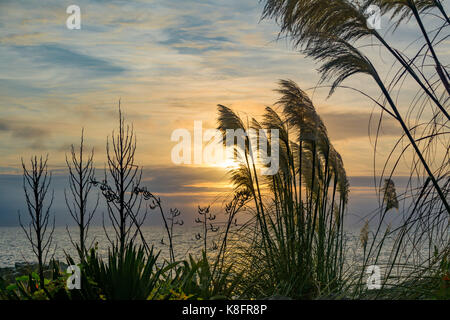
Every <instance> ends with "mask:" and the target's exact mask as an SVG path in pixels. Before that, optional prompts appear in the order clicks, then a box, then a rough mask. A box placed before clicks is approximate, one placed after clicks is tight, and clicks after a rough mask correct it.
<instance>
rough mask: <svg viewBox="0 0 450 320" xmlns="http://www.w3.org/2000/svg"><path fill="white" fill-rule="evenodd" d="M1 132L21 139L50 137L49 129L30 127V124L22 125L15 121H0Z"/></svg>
mask: <svg viewBox="0 0 450 320" xmlns="http://www.w3.org/2000/svg"><path fill="white" fill-rule="evenodd" d="M0 132H8V133H10V134H11V135H12V136H13V137H14V138H19V139H33V140H37V139H43V138H45V137H48V136H50V134H51V131H50V130H49V129H48V128H43V127H38V126H30V124H28V123H25V122H24V123H21V122H18V121H14V120H6V119H0Z"/></svg>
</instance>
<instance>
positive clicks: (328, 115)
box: [319, 111, 401, 140]
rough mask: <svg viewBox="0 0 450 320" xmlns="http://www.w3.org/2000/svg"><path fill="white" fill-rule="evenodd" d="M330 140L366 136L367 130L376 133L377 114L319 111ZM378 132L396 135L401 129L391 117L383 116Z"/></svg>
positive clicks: (384, 134) (372, 133)
mask: <svg viewBox="0 0 450 320" xmlns="http://www.w3.org/2000/svg"><path fill="white" fill-rule="evenodd" d="M319 113H320V116H321V117H322V119H323V120H324V122H325V125H326V127H327V130H328V133H329V135H330V137H331V139H332V140H348V139H354V138H367V137H368V136H369V132H370V134H371V135H374V134H376V129H377V125H378V120H379V116H378V115H375V114H374V115H372V117H371V114H370V113H368V112H331V111H325V112H319ZM380 133H381V134H382V135H383V136H397V135H399V134H400V133H401V129H400V127H399V125H398V124H397V122H396V121H395V120H394V119H391V118H386V117H385V118H383V121H382V126H381V130H380Z"/></svg>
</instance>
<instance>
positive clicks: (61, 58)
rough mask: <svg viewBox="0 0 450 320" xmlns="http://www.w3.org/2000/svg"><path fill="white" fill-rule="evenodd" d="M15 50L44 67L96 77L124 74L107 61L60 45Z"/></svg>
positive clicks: (119, 67) (122, 69)
mask: <svg viewBox="0 0 450 320" xmlns="http://www.w3.org/2000/svg"><path fill="white" fill-rule="evenodd" d="M15 49H16V50H17V51H18V52H19V53H20V54H22V55H25V56H27V57H29V58H30V59H31V60H33V61H35V62H37V63H42V64H44V65H45V66H47V67H48V66H57V67H64V68H69V69H73V70H75V71H79V70H82V71H85V72H88V73H92V74H94V75H96V76H113V75H118V74H121V73H123V72H125V70H126V69H125V68H123V67H121V66H117V65H115V64H113V63H111V62H109V60H106V59H101V58H97V57H94V56H90V55H87V54H83V53H79V52H76V51H73V50H71V49H68V48H65V47H63V46H61V45H55V44H41V45H35V46H15Z"/></svg>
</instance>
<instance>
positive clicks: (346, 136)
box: [0, 0, 450, 226]
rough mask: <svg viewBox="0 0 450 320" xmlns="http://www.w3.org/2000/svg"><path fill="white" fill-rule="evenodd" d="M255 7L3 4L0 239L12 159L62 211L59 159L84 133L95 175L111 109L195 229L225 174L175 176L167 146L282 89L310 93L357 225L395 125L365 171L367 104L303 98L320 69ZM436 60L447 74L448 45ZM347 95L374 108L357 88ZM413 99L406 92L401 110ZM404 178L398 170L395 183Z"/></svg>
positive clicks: (156, 181) (259, 108)
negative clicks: (227, 110)
mask: <svg viewBox="0 0 450 320" xmlns="http://www.w3.org/2000/svg"><path fill="white" fill-rule="evenodd" d="M71 4H76V5H78V6H79V7H80V9H81V29H80V30H69V29H68V28H67V27H66V20H67V18H68V16H69V15H68V14H67V13H66V8H67V7H68V6H69V5H71ZM262 8H263V4H262V3H261V2H259V1H257V0H151V1H150V0H149V1H144V0H140V1H118V0H112V1H106V0H95V1H92V0H91V1H81V0H76V1H72V0H71V1H61V0H50V1H25V0H15V1H12V0H11V1H10V0H0V154H1V157H0V226H2V225H3V226H6V225H8V226H11V225H17V211H18V210H21V211H22V212H23V210H24V206H23V193H22V190H21V183H22V180H21V178H20V174H21V168H20V161H21V158H23V159H25V160H27V159H29V158H30V156H32V155H35V154H36V155H46V154H48V155H49V167H50V169H51V170H52V171H53V174H54V179H53V185H52V188H53V189H55V190H56V191H55V192H56V195H57V197H56V198H58V199H60V196H61V192H62V190H63V189H64V188H65V187H66V185H65V183H66V181H67V176H66V173H65V162H64V159H65V154H66V153H67V152H68V151H69V148H70V145H71V144H76V143H78V141H79V138H80V133H81V130H82V128H84V131H85V136H86V137H85V143H86V145H88V146H89V147H92V148H94V150H95V166H96V167H97V172H102V168H104V166H105V160H106V158H105V155H106V152H105V144H106V139H107V137H108V136H110V135H111V132H112V130H113V129H114V128H116V127H117V110H118V102H119V99H120V101H121V106H122V110H123V112H124V113H125V117H126V121H127V122H128V123H132V124H133V126H134V129H135V131H136V135H137V143H138V148H137V154H136V159H137V162H138V163H139V165H141V166H142V167H143V168H144V182H145V183H146V184H148V187H149V189H151V190H152V191H154V192H157V193H159V194H161V196H162V197H163V199H165V201H166V202H167V207H179V208H181V209H182V211H184V212H185V213H186V215H187V217H188V218H187V219H188V220H189V219H191V217H192V216H193V215H194V214H195V211H196V208H197V205H198V204H201V205H206V204H208V203H211V202H216V203H221V201H223V199H222V198H223V195H225V194H228V193H229V192H230V185H229V183H228V181H227V175H226V170H225V169H224V168H223V167H220V166H218V167H211V166H195V165H190V166H188V165H183V166H176V165H174V164H173V163H172V161H171V149H172V148H173V147H174V145H175V144H176V143H174V142H172V141H171V140H170V137H171V133H172V132H173V131H174V130H175V129H179V128H186V129H188V130H190V131H192V129H193V124H194V121H203V126H204V128H215V127H216V118H217V104H223V105H226V106H229V107H231V108H233V109H234V110H236V111H239V113H240V114H241V115H244V116H246V115H249V116H255V117H258V116H261V114H262V113H263V111H264V107H265V106H268V105H273V104H274V103H275V102H276V100H277V99H278V98H279V96H278V95H277V93H276V92H274V89H276V88H277V81H278V80H279V79H292V80H294V81H296V82H297V84H298V85H299V86H300V87H301V88H302V89H304V90H306V91H307V92H308V93H309V94H310V97H311V98H312V100H313V102H314V104H315V106H316V109H317V111H318V113H319V114H320V116H321V117H322V118H323V120H324V122H325V125H326V126H327V129H328V132H329V135H330V138H331V140H332V142H333V145H334V146H335V148H336V149H337V150H338V152H340V154H341V155H342V158H343V161H344V165H345V168H346V170H347V174H348V175H349V176H350V177H351V179H350V182H351V184H352V183H353V189H351V190H353V194H354V196H352V194H351V199H355V200H353V202H352V206H351V210H353V213H354V214H356V215H357V214H358V213H360V212H363V211H364V210H367V208H368V207H371V208H373V207H375V206H376V200H375V192H374V187H373V182H372V181H373V178H372V177H371V176H372V175H373V173H374V167H375V168H376V170H380V168H382V165H383V160H382V159H384V158H385V157H386V156H387V154H388V152H389V151H390V149H391V148H392V146H393V145H394V143H395V140H396V138H397V137H398V134H399V132H400V131H399V127H398V125H397V124H396V123H395V121H393V120H392V119H388V118H385V119H384V121H383V125H382V136H383V140H382V142H380V144H381V147H379V148H378V151H377V152H378V153H377V157H378V158H377V159H379V160H377V162H376V163H375V164H374V160H373V159H374V140H373V132H374V129H375V126H376V119H377V117H378V116H379V112H378V110H377V109H374V105H373V103H371V102H370V101H369V100H367V99H365V98H364V97H362V96H361V95H360V94H358V93H355V92H352V91H350V90H344V89H342V90H338V92H337V93H336V94H335V95H333V96H332V97H331V98H327V96H328V92H327V90H326V89H317V90H315V91H314V90H310V89H311V88H313V87H314V86H316V85H317V83H318V80H319V75H318V73H317V71H316V69H317V67H318V66H317V65H315V64H314V62H313V61H311V60H310V59H307V58H305V57H304V56H303V55H301V54H300V53H298V52H295V51H294V50H292V48H291V47H290V44H289V42H288V41H286V40H285V39H279V40H277V35H278V31H279V29H278V26H277V25H276V23H275V22H274V21H266V20H263V21H261V13H262ZM427 26H431V25H427ZM382 28H384V30H382V31H383V32H385V33H386V37H387V39H389V40H390V41H392V42H393V43H395V45H396V46H397V47H398V48H399V49H403V50H407V48H408V45H409V44H410V43H411V42H412V41H414V39H415V38H416V37H417V35H416V28H414V26H413V25H411V24H408V25H406V26H404V28H403V29H401V30H399V32H397V33H396V34H395V35H392V34H391V33H389V32H388V20H387V18H386V17H383V19H382ZM446 44H448V42H447V43H446ZM441 47H442V46H441ZM439 50H440V51H439V54H441V56H442V58H443V60H445V59H447V61H448V57H449V55H450V50H449V47H448V45H447V46H444V49H439ZM368 55H370V56H373V58H374V60H375V61H376V62H378V66H379V69H380V71H383V72H385V73H386V74H388V73H389V72H390V71H389V70H390V67H391V64H392V61H391V60H390V58H389V56H387V55H386V54H385V53H383V52H381V50H378V49H372V50H371V51H369V52H368ZM345 84H346V85H354V86H359V87H360V88H362V89H364V90H365V92H366V93H368V94H370V95H372V96H374V97H377V96H378V95H379V92H378V91H377V89H376V88H375V86H374V83H373V82H372V80H371V79H369V78H368V77H365V76H358V77H356V78H355V79H353V80H350V81H348V82H346V83H345ZM414 90H415V88H414V87H413V86H412V85H410V83H409V82H405V84H404V86H403V91H402V92H403V93H404V95H403V96H402V97H399V99H400V100H399V101H400V104H401V105H403V106H402V108H407V105H408V103H409V101H410V99H411V96H412V93H414V92H415V91H414ZM405 110H406V109H405ZM371 119H372V122H371ZM406 172H407V170H406V169H404V168H403V167H401V166H400V167H399V170H398V171H397V173H396V174H397V175H398V176H402V175H404V174H406ZM58 195H59V196H58ZM220 195H222V196H220ZM368 203H370V205H368ZM54 210H55V211H56V212H58V214H57V217H58V219H57V220H58V223H60V224H65V223H70V222H69V219H68V217H67V215H65V214H64V203H63V201H57V202H56V203H55V205H54Z"/></svg>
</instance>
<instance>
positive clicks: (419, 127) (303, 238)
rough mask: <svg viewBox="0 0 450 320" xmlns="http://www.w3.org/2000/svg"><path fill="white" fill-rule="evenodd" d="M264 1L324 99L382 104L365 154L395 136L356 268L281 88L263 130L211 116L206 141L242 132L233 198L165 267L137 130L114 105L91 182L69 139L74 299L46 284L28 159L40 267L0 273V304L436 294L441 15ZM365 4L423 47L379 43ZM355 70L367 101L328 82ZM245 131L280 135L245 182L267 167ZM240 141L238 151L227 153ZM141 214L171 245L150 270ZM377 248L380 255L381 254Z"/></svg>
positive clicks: (445, 95)
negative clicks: (430, 22)
mask: <svg viewBox="0 0 450 320" xmlns="http://www.w3.org/2000/svg"><path fill="white" fill-rule="evenodd" d="M264 2H265V8H264V12H263V18H266V19H275V20H276V21H277V22H278V23H279V24H280V27H281V32H280V35H286V36H287V37H289V38H290V39H291V40H292V44H293V47H294V48H295V49H299V50H300V51H301V52H302V53H304V54H305V55H306V56H307V57H310V58H312V59H314V60H315V61H316V62H318V63H319V64H320V67H319V73H320V74H321V83H324V82H326V81H330V80H331V81H332V83H331V87H330V92H329V94H330V95H331V94H333V93H334V92H335V91H336V90H337V89H338V88H347V89H352V90H354V91H357V92H359V93H361V94H363V95H364V96H365V97H367V98H369V99H370V100H371V101H372V102H373V103H375V104H376V106H377V107H379V108H380V112H381V115H380V120H379V125H378V131H377V135H376V143H375V145H376V146H377V143H378V140H379V138H380V137H379V132H380V130H381V129H380V128H381V123H382V119H383V116H385V115H386V114H387V115H388V116H390V117H392V118H393V119H394V120H395V121H396V122H397V123H398V124H399V126H400V127H401V129H402V135H401V137H399V139H398V141H397V143H396V145H395V146H394V149H393V150H392V152H391V154H390V155H389V156H388V158H387V159H385V166H384V168H383V170H382V172H381V174H380V176H381V177H380V181H379V183H378V187H379V188H378V189H379V196H380V207H379V209H378V210H377V211H376V212H372V213H370V214H368V215H367V216H366V217H364V218H365V219H367V222H366V224H365V225H364V227H363V229H362V230H361V234H360V242H361V248H362V251H363V257H362V261H358V264H357V265H356V268H351V267H349V262H348V261H346V255H345V251H346V250H347V246H346V240H347V235H346V233H345V232H344V219H345V214H346V206H347V202H348V194H349V183H348V181H347V175H346V172H345V169H344V165H343V161H342V159H341V156H340V155H339V153H338V152H337V151H336V150H335V148H334V147H333V145H332V143H331V141H330V139H329V137H328V134H327V130H326V127H325V124H324V123H323V121H322V120H321V118H320V116H319V115H318V114H317V112H316V110H315V108H314V105H313V103H312V101H311V100H310V99H309V97H308V95H307V94H306V92H305V91H303V90H302V89H300V88H299V87H298V86H297V85H296V84H295V83H294V82H293V81H290V80H283V81H280V83H279V85H280V86H279V88H278V90H277V91H278V93H279V94H280V95H281V98H280V99H279V101H278V102H277V103H276V105H275V106H274V107H273V108H272V107H267V108H266V109H265V113H264V115H263V117H262V119H261V120H258V119H254V118H250V119H248V118H247V119H243V118H242V117H240V116H239V114H237V113H236V112H235V111H233V110H231V109H230V108H228V107H226V106H223V105H219V106H218V129H219V130H220V132H221V133H222V134H223V135H224V136H225V135H226V133H227V130H228V129H234V130H236V132H241V135H240V136H236V137H235V139H236V140H235V141H234V142H233V147H234V154H235V155H236V158H237V162H238V167H237V168H232V169H230V180H231V182H232V183H233V186H234V192H233V194H232V197H231V199H229V202H228V203H227V204H226V205H225V208H224V215H225V221H226V222H225V224H224V226H223V227H222V226H221V228H220V232H219V229H218V227H217V226H214V225H213V224H212V223H213V221H214V220H215V218H216V215H213V214H212V213H210V207H205V208H202V207H199V212H198V213H199V217H198V218H197V219H196V221H195V222H196V223H198V224H199V225H201V226H202V233H198V234H197V235H196V238H197V239H198V240H199V241H200V240H201V241H202V242H203V243H202V244H203V245H202V252H201V254H199V255H198V256H189V257H187V258H185V259H177V257H176V256H175V250H174V246H175V245H176V243H175V241H174V237H173V228H174V225H182V224H183V221H182V220H180V219H178V217H179V215H180V212H179V211H178V210H176V209H170V211H169V212H166V211H165V210H164V208H163V205H162V202H161V199H160V198H159V197H158V196H157V195H155V194H153V193H152V192H150V191H148V190H147V188H146V187H145V186H142V184H141V176H142V171H141V170H140V168H139V167H138V165H137V164H136V162H135V151H136V137H135V133H134V130H133V127H132V126H131V127H130V126H127V125H126V124H125V120H124V117H123V115H122V111H121V109H120V103H119V130H118V132H113V134H112V138H110V139H108V142H107V156H108V162H107V163H108V166H107V168H106V170H105V177H104V179H103V180H102V181H97V180H96V179H95V177H94V169H93V168H94V165H93V161H94V160H93V153H92V154H91V156H90V157H88V160H87V161H86V162H83V156H82V154H83V134H82V139H81V146H80V153H79V155H78V157H77V155H76V154H75V152H74V148H73V147H72V153H71V154H72V157H71V160H70V161H67V165H68V168H69V171H70V190H71V193H72V196H73V197H72V199H73V201H74V205H69V200H68V198H67V197H66V201H67V204H68V207H69V211H70V214H71V215H72V216H73V218H74V219H75V221H76V222H77V225H78V227H79V230H80V232H79V234H80V236H79V240H78V243H75V242H76V241H75V240H74V243H75V245H76V247H77V249H78V257H70V256H67V262H68V264H70V265H74V264H77V265H78V266H79V267H80V269H81V271H82V272H81V277H82V288H81V290H68V289H67V288H66V286H65V283H66V280H67V279H68V274H66V273H65V272H64V270H61V268H60V266H59V265H58V263H57V262H55V261H52V262H51V263H50V271H51V273H50V274H49V276H48V277H45V276H44V269H45V264H46V261H47V253H48V251H49V247H50V245H51V241H52V232H53V231H51V230H48V229H47V228H48V227H49V223H50V222H49V221H50V211H49V210H50V206H51V201H50V203H49V204H47V206H45V205H44V203H45V201H46V200H47V191H48V188H49V185H50V177H49V176H48V175H47V160H43V159H42V158H40V160H39V161H38V158H37V157H35V158H33V159H32V162H31V169H30V170H28V169H27V168H26V166H25V164H23V169H24V191H25V196H26V201H27V204H28V214H29V216H30V218H31V221H32V222H31V224H30V226H29V228H28V229H27V228H26V227H25V226H24V225H22V224H21V225H22V227H23V229H24V231H25V233H26V236H27V238H28V240H29V241H30V243H31V246H32V247H33V251H34V252H35V254H36V257H37V260H38V272H37V273H30V274H29V275H25V276H21V277H18V278H17V279H16V281H15V283H7V282H6V281H5V280H3V279H1V278H0V298H2V299H94V300H95V299H107V300H110V299H111V300H114V299H181V300H184V299H186V300H187V299H233V298H257V299H261V298H274V297H283V298H293V299H316V298H328V299H332V298H336V299H340V298H353V299H449V298H450V284H449V281H450V262H449V254H450V245H449V240H450V239H449V232H448V224H449V221H450V220H449V214H450V207H449V204H448V193H449V189H450V188H449V187H450V179H449V176H448V175H449V172H450V170H449V165H450V161H449V150H450V149H449V147H448V146H449V141H448V137H449V136H448V122H449V120H450V118H449V115H448V112H447V110H448V99H449V93H450V88H449V84H448V82H449V75H448V73H447V70H446V65H445V64H444V63H442V61H441V59H440V58H439V53H438V50H437V47H438V45H439V44H441V43H442V42H443V41H444V40H445V35H443V34H442V33H443V32H444V30H445V28H447V27H449V18H448V16H447V14H446V12H445V10H444V7H443V6H442V4H441V2H440V1H437V0H433V1H431V0H430V1H413V0H404V1H389V0H367V1H348V0H332V1H330V0H328V1H327V0H314V1H309V0H265V1H264ZM370 5H377V6H379V7H380V8H381V11H382V13H384V14H390V15H391V21H392V22H393V31H394V32H395V31H396V30H397V29H398V28H399V27H400V25H401V24H403V23H407V21H409V20H411V21H414V23H415V25H416V26H417V28H418V30H419V34H420V35H421V40H422V41H423V44H421V45H420V46H419V47H418V49H417V51H416V52H414V53H413V55H412V56H407V55H406V54H405V53H402V52H401V51H400V50H398V49H396V48H394V47H393V46H391V45H390V44H389V43H388V41H387V40H386V38H385V37H384V36H383V35H381V34H380V33H379V32H378V31H377V30H376V29H373V28H371V27H370V26H368V24H367V15H366V14H365V12H366V10H367V8H368V7H369V6H370ZM429 17H431V18H433V17H434V18H435V19H437V21H438V22H439V25H440V26H439V27H438V28H437V29H436V30H433V31H428V30H426V28H425V24H424V19H428V18H429ZM373 42H377V45H378V47H379V48H380V50H381V49H382V50H383V52H385V53H387V54H388V55H389V56H390V57H391V58H392V59H393V60H394V61H395V62H394V65H393V68H394V69H395V70H396V72H395V73H394V76H393V77H392V78H390V79H389V78H388V75H383V74H382V73H381V71H380V70H382V68H381V67H377V66H376V62H375V59H373V58H370V53H368V52H367V50H370V49H371V48H373V47H374V46H375V44H373ZM368 43H371V45H368ZM357 74H360V75H367V76H369V77H370V78H371V79H372V80H373V81H374V84H376V85H377V88H379V90H380V94H381V96H380V98H379V99H375V98H372V97H370V96H369V95H368V94H366V93H364V92H363V91H362V90H361V89H359V88H351V87H346V86H343V85H342V83H343V81H344V80H346V79H348V78H350V77H353V76H355V75H357ZM386 79H387V80H386ZM404 81H411V82H412V83H413V84H414V85H415V86H416V88H417V94H416V96H415V97H413V100H412V102H411V105H409V106H407V108H405V107H403V106H401V105H399V103H398V100H397V99H396V98H394V97H395V96H396V95H399V94H400V93H401V85H402V83H403V82H404ZM250 129H253V130H257V131H258V132H259V134H260V135H261V134H264V135H265V137H266V138H267V139H268V140H269V141H271V140H272V139H276V137H273V136H272V135H271V132H272V131H271V130H272V129H276V130H278V133H279V136H278V138H279V165H280V168H279V171H278V172H277V173H276V174H275V175H271V176H263V175H261V174H259V173H258V172H259V169H260V168H262V167H264V166H266V164H264V163H263V162H262V161H261V160H260V159H261V157H262V156H263V155H262V154H258V153H255V152H254V151H255V150H256V149H255V146H257V144H258V142H257V141H255V140H253V139H252V138H251V137H250V136H248V135H246V134H245V132H248V131H249V130H250ZM239 130H240V131H239ZM239 140H241V141H243V142H244V143H243V144H242V145H240V144H238V143H236V141H239ZM269 152H272V151H269ZM401 160H402V161H403V160H405V162H406V161H408V162H409V164H410V165H409V170H410V176H409V181H408V184H407V188H406V189H405V190H404V191H403V190H402V191H401V192H398V190H396V187H395V184H394V181H393V179H392V176H393V175H394V173H395V172H396V169H397V168H398V165H399V162H400V161H401ZM72 168H73V169H72ZM375 176H377V174H375ZM383 180H384V182H383ZM92 187H98V188H99V189H100V191H101V194H102V196H103V197H104V199H105V200H106V204H107V213H108V216H107V217H108V219H109V221H110V223H111V224H112V226H113V229H114V236H113V237H109V235H108V234H107V233H106V234H107V236H108V239H109V241H110V250H109V252H108V255H107V257H101V256H100V255H99V253H98V252H97V250H96V248H95V247H94V248H92V247H89V246H88V245H87V244H86V236H87V232H88V228H89V223H90V221H91V219H92V216H93V214H94V212H95V210H94V211H91V212H88V211H87V207H88V194H89V192H90V190H91V188H92ZM96 206H97V205H95V206H94V208H96ZM399 208H401V210H402V214H401V215H399V219H398V220H399V221H397V224H396V225H395V226H394V227H391V226H390V225H389V226H386V225H385V221H386V217H387V213H388V212H390V211H391V210H394V209H399ZM148 210H158V211H159V213H160V214H161V217H162V219H163V222H164V228H165V230H166V232H167V237H168V240H169V245H168V248H169V257H170V258H169V260H168V261H162V259H161V258H160V257H159V253H155V252H154V249H153V247H151V246H150V245H149V244H148V243H147V242H146V239H145V237H144V235H143V233H142V230H141V228H142V225H143V224H144V222H145V219H146V216H147V213H148ZM244 211H245V212H247V213H249V214H250V216H251V219H249V220H248V221H246V222H245V223H244V224H242V225H238V224H237V217H238V215H239V214H241V213H242V212H244ZM103 220H104V221H105V219H103ZM373 220H375V221H376V222H377V226H376V228H375V230H374V231H372V230H370V226H369V221H373ZM105 232H106V228H105ZM212 234H216V239H215V241H214V249H216V250H211V251H208V240H209V239H208V237H210V236H211V235H212ZM391 240H392V241H391ZM138 241H139V242H140V244H139V245H138V244H137V242H138ZM216 241H217V242H216ZM392 243H393V245H392V246H390V244H392ZM424 249H425V250H426V252H427V255H426V256H424V255H423V250H424ZM386 251H387V252H389V255H388V258H387V259H385V258H383V257H382V254H381V253H382V252H386ZM374 265H376V266H380V267H382V271H383V277H382V279H383V280H382V283H381V289H380V290H370V291H369V290H368V288H367V283H366V279H367V274H366V270H367V267H369V266H374ZM47 269H48V268H47ZM47 271H48V270H47ZM47 274H48V273H47Z"/></svg>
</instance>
